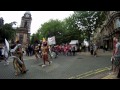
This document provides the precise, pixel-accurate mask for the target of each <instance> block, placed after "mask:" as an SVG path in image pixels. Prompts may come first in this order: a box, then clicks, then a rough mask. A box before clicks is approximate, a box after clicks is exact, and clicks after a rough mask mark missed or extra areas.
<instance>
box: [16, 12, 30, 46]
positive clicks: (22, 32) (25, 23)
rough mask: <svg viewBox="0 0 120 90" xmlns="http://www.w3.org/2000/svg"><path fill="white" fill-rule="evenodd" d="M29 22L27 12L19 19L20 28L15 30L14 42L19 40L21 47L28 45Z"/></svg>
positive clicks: (28, 13)
mask: <svg viewBox="0 0 120 90" xmlns="http://www.w3.org/2000/svg"><path fill="white" fill-rule="evenodd" d="M31 21H32V17H31V13H30V12H28V11H27V12H25V14H24V15H23V16H22V18H21V25H20V27H18V28H17V33H16V38H15V41H17V40H19V41H20V43H21V44H22V45H23V46H25V45H28V44H29V43H30V34H31V33H30V32H31V31H30V27H31Z"/></svg>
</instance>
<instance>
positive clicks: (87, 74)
mask: <svg viewBox="0 0 120 90" xmlns="http://www.w3.org/2000/svg"><path fill="white" fill-rule="evenodd" d="M106 70H110V66H109V67H104V68H99V69H96V70H91V71H89V72H86V73H83V74H80V75H77V76H74V77H70V78H68V79H80V78H84V77H87V76H90V75H93V74H97V73H100V72H103V71H106Z"/></svg>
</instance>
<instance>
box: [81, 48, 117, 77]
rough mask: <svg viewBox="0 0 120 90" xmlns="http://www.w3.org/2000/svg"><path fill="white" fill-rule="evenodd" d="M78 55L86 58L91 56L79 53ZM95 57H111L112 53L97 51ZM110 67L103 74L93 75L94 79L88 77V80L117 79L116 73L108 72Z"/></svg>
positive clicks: (87, 53) (86, 53)
mask: <svg viewBox="0 0 120 90" xmlns="http://www.w3.org/2000/svg"><path fill="white" fill-rule="evenodd" d="M79 54H80V55H86V56H91V55H90V53H89V52H81V53H79ZM97 54H98V55H97V56H107V55H109V56H110V55H111V56H112V51H105V52H103V50H102V49H100V50H99V51H97ZM110 69H111V67H109V68H108V71H107V72H105V73H104V74H99V75H95V76H94V77H90V78H89V79H100V78H101V79H118V78H117V73H116V72H112V71H110Z"/></svg>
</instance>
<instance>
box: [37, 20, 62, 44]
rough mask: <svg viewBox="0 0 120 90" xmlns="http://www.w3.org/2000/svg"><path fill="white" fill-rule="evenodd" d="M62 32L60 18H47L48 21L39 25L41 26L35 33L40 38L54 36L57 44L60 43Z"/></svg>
mask: <svg viewBox="0 0 120 90" xmlns="http://www.w3.org/2000/svg"><path fill="white" fill-rule="evenodd" d="M63 33H64V27H63V22H62V21H60V20H57V19H56V20H52V19H51V20H49V21H48V22H45V23H44V24H42V25H41V28H39V30H38V32H37V34H38V37H40V38H43V37H44V38H46V39H47V38H48V37H52V36H55V38H56V42H57V44H60V43H62V41H61V40H62V39H61V36H62V35H63Z"/></svg>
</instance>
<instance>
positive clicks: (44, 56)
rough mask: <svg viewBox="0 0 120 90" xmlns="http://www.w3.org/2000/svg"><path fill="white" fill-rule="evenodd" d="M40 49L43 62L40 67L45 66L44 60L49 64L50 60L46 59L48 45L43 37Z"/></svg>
mask: <svg viewBox="0 0 120 90" xmlns="http://www.w3.org/2000/svg"><path fill="white" fill-rule="evenodd" d="M41 50H42V59H43V62H44V64H43V65H42V67H44V66H46V64H45V62H46V61H47V62H49V65H50V63H51V62H50V61H49V60H48V54H49V47H48V44H47V41H46V40H45V39H43V42H42V47H41Z"/></svg>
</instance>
